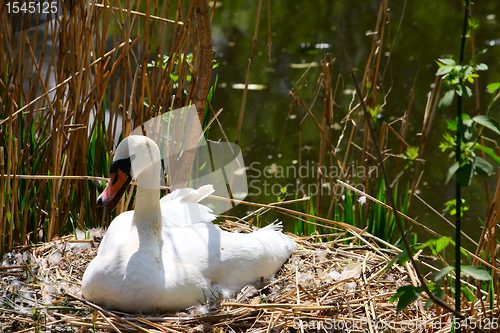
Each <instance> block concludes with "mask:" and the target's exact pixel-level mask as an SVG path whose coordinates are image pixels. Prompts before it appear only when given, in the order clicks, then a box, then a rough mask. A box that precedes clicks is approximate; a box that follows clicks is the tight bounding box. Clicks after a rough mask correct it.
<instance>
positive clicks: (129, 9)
mask: <svg viewBox="0 0 500 333" xmlns="http://www.w3.org/2000/svg"><path fill="white" fill-rule="evenodd" d="M64 3H65V1H63V5H62V7H63V8H64V10H65V13H64V15H62V16H60V17H58V18H55V20H52V21H50V20H49V23H48V24H46V25H44V26H38V27H35V28H34V29H32V30H31V31H28V30H25V31H20V32H19V33H17V34H12V33H10V32H9V31H10V30H9V29H10V25H9V22H8V20H2V22H1V23H0V29H1V33H2V35H3V36H5V39H3V40H2V42H0V54H1V55H2V57H1V60H0V61H1V62H2V64H1V65H0V74H1V75H0V77H1V79H0V89H1V90H0V95H1V96H0V99H1V100H3V101H6V103H7V104H6V105H5V108H4V109H2V111H1V112H0V126H1V127H0V131H1V132H3V133H5V134H6V136H5V138H0V144H1V145H2V146H5V150H4V157H5V158H6V161H7V166H6V167H5V169H7V170H5V169H4V170H2V175H1V176H0V177H1V178H2V181H3V184H5V182H7V184H5V186H6V187H5V188H3V189H4V193H3V197H2V200H4V205H3V206H5V207H2V211H1V214H2V216H3V217H5V216H6V214H7V212H8V213H9V214H11V212H13V213H14V214H13V215H12V217H11V219H10V220H5V219H3V220H2V225H1V227H2V228H5V230H12V226H15V228H14V230H18V231H20V232H19V235H17V234H16V233H14V234H13V233H10V232H9V233H6V234H5V238H2V241H1V246H0V251H1V253H3V252H4V250H5V249H6V248H5V247H4V246H7V244H6V243H10V245H8V246H7V248H8V250H10V249H11V246H12V244H17V243H19V244H22V243H25V242H27V241H29V240H32V241H33V240H34V241H38V240H39V239H47V237H48V238H51V237H53V236H54V235H56V234H58V233H59V232H60V231H61V229H62V228H63V227H65V226H67V225H68V220H69V219H70V218H71V219H72V220H73V221H77V223H78V224H79V225H80V226H83V225H86V226H93V225H99V224H100V223H104V224H105V223H106V222H104V221H109V220H110V217H109V216H107V214H103V211H102V210H97V209H96V204H95V199H96V194H97V192H98V190H99V189H98V188H97V186H98V185H97V184H95V183H91V182H81V181H80V180H78V179H83V178H81V177H77V176H74V177H72V176H71V175H89V171H90V170H89V167H90V166H91V163H89V162H90V161H87V157H88V156H87V153H88V152H89V149H90V148H89V147H91V146H92V145H93V148H92V150H93V151H94V158H95V162H94V161H92V163H93V165H92V170H93V171H91V172H93V174H92V175H93V176H106V175H107V167H108V166H107V165H105V164H106V158H107V157H106V156H107V155H108V153H109V152H110V151H112V150H113V148H114V143H115V139H116V138H117V137H118V135H119V134H120V133H122V136H125V135H127V134H128V133H130V132H131V130H132V124H133V122H134V121H135V122H136V123H137V124H140V123H142V122H143V121H146V120H148V119H149V118H150V117H152V116H154V115H156V114H157V112H158V110H159V107H160V106H162V107H163V106H164V105H165V103H164V101H169V97H170V96H171V95H172V92H173V91H172V90H173V89H172V88H173V82H172V79H171V78H170V77H169V75H168V73H169V72H168V68H170V69H171V68H172V67H173V66H174V61H172V59H175V57H174V52H175V56H177V55H180V54H188V52H189V50H195V49H196V46H195V44H196V43H197V42H198V39H199V38H198V36H194V35H195V34H194V33H193V32H194V24H193V22H195V20H194V9H193V10H190V11H189V12H188V14H187V15H185V13H183V11H182V10H180V9H181V7H182V6H183V4H177V7H178V9H179V10H178V12H177V13H176V15H175V20H170V18H171V17H168V16H169V11H170V5H167V4H166V3H165V2H159V1H158V0H149V3H148V4H149V6H147V8H148V10H149V9H150V10H151V12H150V13H149V17H148V13H147V12H146V11H144V10H142V9H141V8H140V3H138V2H136V1H126V2H124V3H123V4H122V3H121V2H120V1H110V2H108V3H97V2H96V1H91V2H90V3H82V2H80V3H77V4H76V5H75V6H73V7H71V8H70V6H66V5H65V4H64ZM159 4H161V6H160V5H159ZM157 8H161V10H160V13H159V14H160V16H163V17H165V19H159V18H158V17H159V16H157V14H158V13H157V12H156V9H157ZM153 10H154V11H155V12H153ZM2 13H3V12H2ZM139 13H142V14H143V15H141V14H139ZM153 14H154V15H153ZM2 15H3V14H2ZM97 22H99V23H97ZM172 22H174V24H172ZM186 22H187V24H186ZM143 26H146V27H148V28H147V29H148V30H147V31H144V30H143V28H142V27H143ZM172 27H175V29H176V30H175V31H176V32H177V33H178V34H177V35H176V36H175V37H174V38H172V37H170V32H171V30H172ZM145 32H147V33H145ZM157 36H158V37H159V40H161V41H162V42H161V43H160V45H158V44H156V45H155V42H154V41H156V40H157V39H156V38H157ZM141 39H142V41H141ZM138 42H140V43H138ZM49 43H50V44H52V45H54V46H53V47H52V48H51V47H50V46H47V45H49ZM169 43H171V45H172V47H173V46H175V48H172V49H171V50H168V46H167V45H168V44H169ZM138 45H140V47H138ZM35 46H37V47H36V48H35ZM169 52H170V53H169ZM148 53H149V54H151V55H152V54H158V53H159V54H160V55H161V56H163V55H166V56H169V57H170V59H171V60H170V62H169V64H167V65H168V66H167V69H164V68H163V67H162V66H159V67H148V66H147V63H148V62H149V61H150V58H152V57H150V56H148ZM155 60H156V59H155ZM169 66H170V67H169ZM176 66H177V67H178V69H177V70H179V71H180V73H182V75H183V76H184V77H182V78H180V81H179V91H181V92H182V91H183V90H184V89H185V88H187V87H185V86H187V85H188V82H187V80H186V76H187V75H188V74H190V71H193V68H192V67H191V64H188V63H186V62H179V63H178V64H176ZM7 69H8V71H9V72H6V71H7ZM136 69H139V71H137V70H136ZM31 73H32V74H31ZM134 73H137V74H135V75H134ZM196 76H197V73H193V79H194V80H195V79H196ZM134 77H135V78H134ZM3 78H8V79H7V81H4V79H3ZM28 78H31V79H30V80H28ZM130 82H133V83H132V84H130ZM7 87H14V89H6V88H7ZM190 89H191V87H190ZM141 94H142V95H141ZM133 96H136V97H138V99H139V100H140V99H141V98H142V97H141V96H144V97H146V96H147V97H148V103H149V105H150V108H148V109H146V110H145V112H143V115H144V118H142V119H140V120H139V119H138V115H137V114H136V113H135V111H136V110H140V109H141V108H142V103H140V101H139V100H138V99H135V100H134V99H133V98H132V97H133ZM188 102H189V101H187V100H183V103H188ZM120 104H121V105H126V106H128V108H123V107H121V106H120ZM105 106H106V108H105ZM152 106H157V107H156V108H155V109H153V108H152ZM127 110H130V112H127ZM166 110H167V109H163V110H162V111H166ZM139 118H141V117H139ZM104 122H105V123H104ZM104 124H105V125H106V126H103V125H104ZM23 128H24V129H23ZM30 129H31V131H30ZM23 132H24V133H23ZM32 133H34V134H32ZM96 133H101V134H100V135H101V136H100V137H98V139H97V141H96V140H94V139H93V135H94V134H96ZM21 138H23V140H22V141H21ZM14 139H17V140H19V141H18V148H16V149H14V148H13V147H12V145H13V143H14ZM21 152H22V153H21ZM14 153H16V154H18V155H17V158H18V160H17V162H14V161H13V157H14V155H13V154H14ZM13 163H14V164H13ZM34 163H37V167H36V168H33V166H34ZM33 173H35V174H34V175H33ZM13 174H21V175H25V176H24V177H22V178H19V179H18V180H16V181H15V182H16V183H14V181H13V180H12V179H11V178H10V175H13ZM4 175H9V176H7V177H4ZM30 176H33V177H32V178H37V176H39V177H38V179H35V180H33V181H31V180H28V179H27V178H29V177H30ZM45 176H47V177H45ZM66 176H68V177H66ZM23 178H24V179H23ZM50 178H52V179H50ZM49 179H50V180H49ZM88 179H90V178H88ZM13 186H17V188H19V189H20V188H21V187H22V188H25V187H26V191H25V193H24V194H22V193H19V194H17V193H16V195H15V196H12V193H14V192H15V191H14V188H13ZM5 190H6V191H5ZM47 193H48V194H49V196H50V199H47V198H46V196H47ZM63 193H64V194H65V195H63ZM67 194H70V195H67ZM23 195H24V196H25V197H27V199H26V201H25V202H27V204H26V205H25V206H24V209H22V210H20V209H15V208H16V207H20V204H21V200H23V199H24V197H23ZM77 201H78V202H77ZM4 222H5V223H4ZM19 226H20V227H21V229H19V228H18V227H19ZM44 229H46V230H44ZM9 239H10V242H9Z"/></svg>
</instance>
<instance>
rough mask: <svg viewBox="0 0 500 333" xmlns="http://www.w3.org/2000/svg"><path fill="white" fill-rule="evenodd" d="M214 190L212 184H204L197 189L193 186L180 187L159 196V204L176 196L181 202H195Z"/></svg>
mask: <svg viewBox="0 0 500 333" xmlns="http://www.w3.org/2000/svg"><path fill="white" fill-rule="evenodd" d="M214 191H215V190H214V187H213V186H212V185H204V186H202V187H200V188H199V189H197V190H195V189H193V188H180V189H177V190H175V191H173V192H172V193H170V194H168V195H166V196H164V197H163V198H161V200H160V204H163V203H167V202H168V201H172V200H174V199H177V198H180V199H181V200H180V201H181V202H193V203H196V202H199V201H201V200H203V199H205V198H206V197H208V196H209V195H210V194H212V193H214Z"/></svg>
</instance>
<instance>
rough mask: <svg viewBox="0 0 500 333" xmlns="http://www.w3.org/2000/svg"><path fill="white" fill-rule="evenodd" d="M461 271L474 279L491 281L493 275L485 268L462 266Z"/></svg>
mask: <svg viewBox="0 0 500 333" xmlns="http://www.w3.org/2000/svg"><path fill="white" fill-rule="evenodd" d="M461 270H462V272H463V273H464V274H467V275H469V276H472V277H473V278H474V279H477V280H482V281H489V280H491V275H490V273H488V271H487V270H486V268H484V267H483V266H462V267H461Z"/></svg>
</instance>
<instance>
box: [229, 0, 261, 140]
mask: <svg viewBox="0 0 500 333" xmlns="http://www.w3.org/2000/svg"><path fill="white" fill-rule="evenodd" d="M261 10H262V0H259V5H258V7H257V18H256V19H255V30H254V33H253V40H252V49H251V51H250V58H249V59H248V68H247V74H246V77H245V89H243V97H242V99H241V108H240V115H239V118H238V127H237V129H236V138H235V140H234V143H236V144H238V143H239V141H240V135H241V127H242V126H243V115H244V113H245V104H246V100H247V93H248V84H249V83H250V72H251V71H252V63H253V55H254V52H255V46H256V45H257V35H258V31H259V23H260V12H261Z"/></svg>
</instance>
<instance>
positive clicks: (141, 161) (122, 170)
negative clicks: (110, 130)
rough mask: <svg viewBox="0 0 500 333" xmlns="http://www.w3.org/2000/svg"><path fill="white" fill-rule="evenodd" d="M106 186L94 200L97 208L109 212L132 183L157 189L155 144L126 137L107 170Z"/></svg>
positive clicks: (158, 165)
mask: <svg viewBox="0 0 500 333" xmlns="http://www.w3.org/2000/svg"><path fill="white" fill-rule="evenodd" d="M109 178H110V180H109V182H108V184H107V185H106V188H105V189H104V191H103V192H102V193H101V195H100V196H99V198H97V204H98V205H100V206H106V209H107V210H108V211H112V210H113V209H114V208H115V207H116V205H117V204H118V201H120V198H121V197H122V195H123V193H124V192H125V190H126V189H127V186H128V184H129V183H130V181H131V180H132V179H134V178H135V179H137V186H139V187H143V188H147V189H160V151H159V150H158V146H157V145H156V143H155V142H154V141H153V140H151V139H150V138H148V137H146V136H141V135H131V136H128V137H126V138H125V139H124V140H123V141H122V142H120V144H119V145H118V147H117V148H116V151H115V156H114V158H113V161H112V162H111V165H110V166H109Z"/></svg>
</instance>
